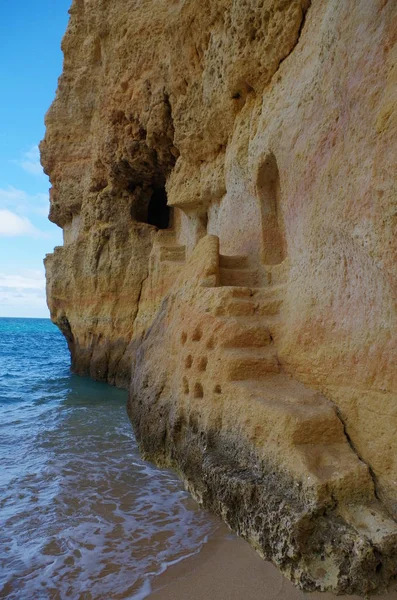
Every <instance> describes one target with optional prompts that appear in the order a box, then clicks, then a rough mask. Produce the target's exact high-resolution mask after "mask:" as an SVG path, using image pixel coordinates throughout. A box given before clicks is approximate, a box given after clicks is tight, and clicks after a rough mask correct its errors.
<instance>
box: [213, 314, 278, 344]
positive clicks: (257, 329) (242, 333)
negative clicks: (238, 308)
mask: <svg viewBox="0 0 397 600" xmlns="http://www.w3.org/2000/svg"><path fill="white" fill-rule="evenodd" d="M271 343H272V338H271V336H270V331H269V328H268V327H267V326H266V324H263V325H262V324H261V323H260V322H259V323H258V320H257V319H255V320H254V322H252V320H251V319H250V318H244V317H242V318H241V319H240V321H239V322H237V321H236V320H235V319H229V320H228V321H227V322H226V325H225V327H224V329H223V330H222V337H221V339H220V346H221V347H222V348H261V347H264V346H268V345H269V344H271Z"/></svg>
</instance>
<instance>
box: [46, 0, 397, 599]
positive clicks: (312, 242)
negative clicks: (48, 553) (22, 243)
mask: <svg viewBox="0 0 397 600" xmlns="http://www.w3.org/2000/svg"><path fill="white" fill-rule="evenodd" d="M63 50H64V55H65V63H64V72H63V74H62V76H61V78H60V80H59V86H58V91H57V96H56V99H55V101H54V103H53V105H52V107H51V108H50V110H49V112H48V114H47V118H46V124H47V131H46V137H45V139H44V141H43V142H42V144H41V153H42V162H43V165H44V167H45V170H46V172H48V174H49V176H50V179H51V183H52V190H51V210H50V219H51V220H53V221H54V222H56V223H57V224H58V225H60V226H61V227H62V228H63V231H64V245H63V247H60V248H56V249H55V251H54V253H53V254H51V255H48V256H47V257H46V270H47V297H48V303H49V306H50V309H51V317H52V319H53V321H54V322H55V323H57V325H58V326H59V327H60V328H61V330H62V331H63V333H64V334H65V336H66V338H67V340H68V344H69V348H70V350H71V356H72V366H73V369H74V370H75V371H76V372H78V373H81V374H89V375H91V376H92V377H94V378H96V379H101V380H104V381H108V382H110V383H113V384H116V385H121V386H125V387H127V386H130V400H129V413H130V416H131V419H132V422H133V424H134V427H135V430H136V433H137V437H138V439H139V441H140V444H141V447H142V450H143V452H144V453H145V454H146V455H147V456H149V457H151V458H152V459H154V460H156V461H157V462H159V463H164V464H168V465H172V466H173V467H175V468H176V469H177V470H178V471H179V472H180V474H181V477H183V479H184V480H185V482H186V485H187V486H188V487H189V489H190V490H191V491H192V493H193V494H194V495H195V496H196V497H197V498H198V499H199V500H200V501H202V502H203V503H204V504H205V505H206V506H208V507H209V508H211V509H212V510H214V511H215V512H217V513H218V514H220V515H221V516H222V517H223V518H224V519H225V520H226V521H227V522H228V523H229V524H230V526H231V527H233V528H234V529H235V530H237V531H238V532H239V533H240V534H241V535H243V536H244V537H245V538H246V539H248V540H249V541H250V542H251V543H252V545H253V546H254V547H255V548H256V549H257V550H258V552H259V553H260V554H262V555H263V556H265V557H266V558H269V559H271V560H273V561H274V562H275V563H276V564H277V565H279V567H280V568H281V569H282V570H283V572H284V573H285V574H287V575H288V576H289V577H290V578H291V579H292V580H293V581H294V582H295V583H297V584H298V585H300V586H301V587H302V588H305V589H309V590H310V589H322V590H333V591H337V592H345V593H353V592H358V593H363V594H364V593H367V592H370V591H372V590H374V589H377V588H380V587H384V586H385V585H386V584H387V583H388V581H389V580H390V579H391V578H392V577H393V576H395V575H396V573H397V522H396V519H397V436H396V435H395V432H396V426H397V369H396V363H397V304H396V295H397V267H396V265H397V242H396V240H397V235H396V234H397V192H396V185H395V172H396V156H397V152H396V151H397V102H396V98H397V90H396V84H397V75H396V64H397V5H396V4H395V3H394V2H392V1H390V0H389V1H387V0H374V1H373V2H368V1H367V0H357V2H354V3H346V2H333V1H331V0H312V2H311V3H310V2H309V1H308V0H213V1H210V0H204V1H203V2H198V1H197V0H156V1H155V0H145V1H143V0H141V1H137V0H123V1H121V0H113V2H112V3H109V2H107V1H105V0H95V2H94V1H93V0H75V1H74V2H73V5H72V8H71V18H70V23H69V27H68V30H67V33H66V35H65V38H64V41H63Z"/></svg>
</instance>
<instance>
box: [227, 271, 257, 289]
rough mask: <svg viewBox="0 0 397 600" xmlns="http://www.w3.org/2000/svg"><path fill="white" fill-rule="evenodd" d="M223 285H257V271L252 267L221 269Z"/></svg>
mask: <svg viewBox="0 0 397 600" xmlns="http://www.w3.org/2000/svg"><path fill="white" fill-rule="evenodd" d="M219 281H220V285H221V286H238V287H255V286H257V285H258V281H259V279H258V273H257V271H251V270H250V269H224V268H220V269H219Z"/></svg>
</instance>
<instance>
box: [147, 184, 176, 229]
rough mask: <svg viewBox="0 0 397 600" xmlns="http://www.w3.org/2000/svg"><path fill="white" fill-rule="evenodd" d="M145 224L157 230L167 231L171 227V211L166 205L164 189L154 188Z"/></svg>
mask: <svg viewBox="0 0 397 600" xmlns="http://www.w3.org/2000/svg"><path fill="white" fill-rule="evenodd" d="M147 222H148V223H149V225H154V226H155V227H158V228H159V229H168V227H170V225H171V210H170V207H169V206H168V205H167V192H166V191H165V187H161V188H155V189H154V190H153V192H152V196H151V198H150V200H149V204H148V211H147Z"/></svg>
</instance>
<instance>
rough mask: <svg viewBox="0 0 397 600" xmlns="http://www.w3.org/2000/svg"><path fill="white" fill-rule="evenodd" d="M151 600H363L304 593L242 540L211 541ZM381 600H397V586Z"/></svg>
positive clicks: (165, 578) (156, 586) (158, 585)
mask: <svg viewBox="0 0 397 600" xmlns="http://www.w3.org/2000/svg"><path fill="white" fill-rule="evenodd" d="M149 598H150V600H215V599H216V600H360V597H359V596H336V595H334V594H330V593H319V592H314V593H304V592H302V591H301V590H298V589H297V588H295V587H294V586H293V585H292V584H291V583H290V581H288V580H287V579H286V578H285V577H284V576H283V575H282V574H281V573H280V571H279V570H278V569H277V568H276V567H274V566H273V565H272V564H271V563H269V562H265V561H263V560H262V559H261V558H260V556H259V555H258V554H257V553H256V552H255V551H254V550H253V549H252V548H251V547H250V546H249V544H248V543H247V542H245V541H244V540H242V539H241V538H237V537H235V536H233V535H232V534H231V535H230V536H228V537H227V538H225V536H222V537H219V538H217V539H212V540H210V541H209V542H208V543H207V544H205V545H204V546H203V548H202V550H201V552H200V553H199V554H197V555H195V556H194V557H191V558H188V559H186V560H184V561H182V562H180V563H178V564H176V565H174V566H172V567H170V568H169V569H167V571H165V572H164V573H163V574H162V575H161V576H160V577H158V578H157V579H156V580H155V581H154V582H153V591H152V593H151V594H150V596H149ZM374 598H376V599H377V600H397V584H394V586H392V587H391V589H390V590H389V591H388V592H387V593H383V594H380V595H376V596H374Z"/></svg>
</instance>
